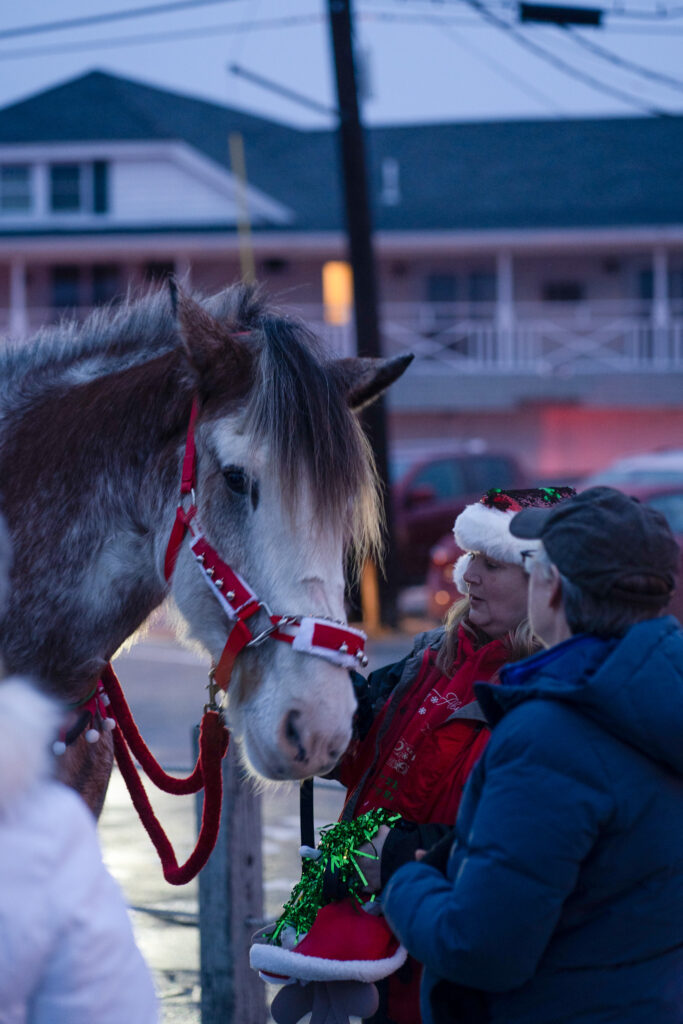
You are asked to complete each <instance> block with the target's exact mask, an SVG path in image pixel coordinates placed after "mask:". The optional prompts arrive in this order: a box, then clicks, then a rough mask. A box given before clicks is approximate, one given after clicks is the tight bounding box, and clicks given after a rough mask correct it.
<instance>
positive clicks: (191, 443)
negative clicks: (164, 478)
mask: <svg viewBox="0 0 683 1024" xmlns="http://www.w3.org/2000/svg"><path fill="white" fill-rule="evenodd" d="M197 413H198V403H197V399H196V398H195V399H194V401H193V402H192V412H191V414H190V423H189V427H188V431H187V442H186V444H185V455H184V457H183V469H182V478H181V483H180V504H179V505H178V508H177V510H176V518H175V522H174V524H173V528H172V530H171V535H170V537H169V541H168V547H167V549H166V558H165V560H164V575H165V577H166V579H167V580H170V578H171V576H172V575H173V570H174V568H175V563H176V560H177V557H178V552H179V550H180V546H181V544H182V543H183V540H184V539H185V534H186V533H189V534H190V535H191V537H192V540H191V541H190V550H191V551H192V553H193V555H194V557H195V560H196V563H197V565H198V566H199V569H200V571H201V574H202V577H203V579H204V581H205V582H206V584H207V586H209V588H210V589H211V592H212V593H213V594H214V596H215V597H216V598H217V599H218V602H219V604H220V606H221V608H222V609H223V611H224V612H225V614H226V616H227V617H228V619H230V621H231V622H232V624H233V625H232V629H231V630H230V633H229V635H228V639H227V642H226V644H225V647H224V648H223V653H222V654H221V656H220V658H219V660H218V664H217V665H216V666H215V668H214V669H213V671H212V678H213V682H214V685H215V686H216V687H218V688H219V689H221V690H226V689H227V687H228V684H229V682H230V674H231V672H232V668H233V665H234V663H235V659H236V657H237V655H238V654H239V653H240V651H242V650H244V648H245V647H256V646H258V645H259V644H262V643H264V641H266V640H269V639H270V640H281V641H283V642H284V643H288V644H291V645H292V647H293V649H294V650H295V651H301V652H302V653H305V654H314V655H316V656H317V657H319V658H325V659H326V660H327V661H331V662H332V663H333V664H335V665H339V666H340V667H341V668H356V667H357V666H358V665H361V666H363V667H364V666H365V665H367V663H368V659H367V657H366V655H365V641H366V636H365V633H363V632H362V631H361V630H359V629H353V627H351V626H346V625H344V624H343V623H338V622H334V621H331V620H330V619H325V618H315V617H312V616H309V615H303V616H302V615H275V614H273V613H272V612H271V610H270V608H269V607H268V605H267V604H266V603H265V601H262V600H261V599H260V598H259V597H258V596H257V595H256V594H255V593H254V591H253V590H252V589H251V587H250V586H249V584H248V583H246V582H245V580H243V579H242V577H241V576H240V575H239V574H238V573H237V572H235V570H234V569H232V568H231V567H230V566H229V565H228V564H227V563H226V562H224V561H223V560H222V558H221V557H220V555H219V554H218V552H217V551H216V550H215V548H213V547H212V546H211V544H209V542H208V541H207V540H206V538H205V537H204V535H203V533H202V531H201V527H200V525H199V520H198V517H197V506H196V504H195V493H194V488H195V483H196V478H197V473H196V466H197V454H196V446H195V439H194V427H195V423H196V420H197ZM188 497H189V506H188V508H187V510H185V508H184V505H183V503H184V501H185V500H186V499H187V498H188ZM260 609H263V611H264V612H265V613H266V615H267V616H268V619H269V621H270V625H269V626H267V627H266V628H265V629H264V630H262V631H261V632H260V633H258V634H257V636H254V634H253V633H252V631H251V629H250V628H249V626H248V625H247V622H246V620H247V619H249V618H251V616H252V615H255V614H256V613H257V612H258V611H259V610H260Z"/></svg>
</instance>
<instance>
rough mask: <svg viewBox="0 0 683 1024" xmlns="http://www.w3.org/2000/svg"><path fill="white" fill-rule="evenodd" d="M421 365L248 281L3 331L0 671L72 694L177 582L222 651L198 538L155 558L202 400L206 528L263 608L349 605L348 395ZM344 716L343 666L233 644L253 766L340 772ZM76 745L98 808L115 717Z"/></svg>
mask: <svg viewBox="0 0 683 1024" xmlns="http://www.w3.org/2000/svg"><path fill="white" fill-rule="evenodd" d="M409 361H410V357H407V358H402V359H398V360H362V359H343V360H334V359H328V358H325V357H324V355H323V354H322V352H321V350H320V348H319V346H318V345H317V343H316V340H315V338H314V337H313V336H312V334H311V333H310V331H309V330H308V329H307V328H306V327H305V326H304V324H302V323H301V322H299V321H298V320H296V319H293V318H291V317H289V316H286V315H284V314H282V313H280V312H278V311H277V310H276V309H274V308H273V307H271V306H270V305H269V304H268V303H267V302H266V301H265V300H264V299H263V297H262V296H261V295H260V294H259V293H258V292H257V291H256V290H254V289H249V288H245V287H243V286H241V285H238V286H233V287H231V288H228V289H226V290H224V291H223V292H221V293H219V294H218V295H216V296H214V297H212V298H210V299H203V300H201V301H195V300H194V299H191V298H190V297H189V296H187V295H185V294H182V293H181V294H180V295H179V297H178V302H177V307H176V308H175V309H174V308H173V305H172V303H171V300H170V297H169V293H168V291H167V290H166V289H162V290H159V291H155V292H153V293H150V294H149V295H148V296H146V297H143V298H142V299H140V300H138V301H137V302H127V303H125V304H123V305H121V306H120V307H118V308H115V309H106V310H102V311H98V312H96V313H95V314H94V315H93V316H92V317H91V318H90V319H89V320H88V321H87V322H86V323H85V324H84V325H83V326H82V327H78V326H77V325H75V324H70V323H66V324H64V325H62V326H60V327H58V328H55V329H54V330H51V331H47V332H44V333H43V334H41V335H39V336H38V337H37V338H35V339H34V340H33V341H32V342H30V343H28V344H24V345H17V346H14V347H12V346H10V345H8V346H7V347H6V348H5V349H4V350H3V352H2V354H0V494H1V498H0V500H1V508H2V511H3V512H4V514H5V516H6V519H7V523H8V526H9V530H10V534H11V537H12V544H13V551H14V562H13V568H12V575H11V587H10V600H9V605H8V609H7V612H6V614H5V616H4V618H3V620H2V623H1V624H0V650H1V651H2V655H3V657H4V660H5V664H6V668H7V670H8V671H9V672H11V673H22V674H30V675H32V676H34V677H36V678H38V679H40V680H41V681H42V682H43V683H44V685H46V686H47V687H49V688H50V689H51V690H52V691H53V692H55V693H57V694H58V695H59V696H60V697H61V698H63V699H64V700H65V701H67V702H70V703H73V704H76V703H77V702H79V701H80V700H82V699H84V698H85V697H86V696H87V695H88V694H89V693H90V692H91V691H92V688H93V686H94V684H95V683H96V681H97V679H98V678H99V676H100V674H101V672H102V670H103V667H104V666H105V664H106V663H107V662H108V661H109V660H110V659H111V657H112V656H113V654H114V653H115V652H116V650H117V649H118V648H119V647H120V646H121V644H122V643H123V642H124V641H125V640H126V639H127V638H128V637H130V636H131V634H132V633H133V632H134V631H135V630H136V629H137V628H138V627H139V626H140V624H141V623H142V622H143V621H144V620H145V619H146V617H147V616H148V615H149V614H150V612H151V611H152V610H153V609H154V608H155V607H156V606H157V605H159V604H160V603H161V602H162V601H163V600H164V598H165V597H166V596H167V595H168V593H169V589H170V592H171V594H172V596H173V598H174V599H175V602H176V604H177V607H178V609H179V611H180V613H181V616H182V618H183V619H184V622H185V628H186V632H187V635H188V637H189V638H191V639H192V640H194V641H195V642H197V643H199V644H200V645H202V646H203V647H204V648H205V649H206V650H207V651H208V652H209V654H210V655H211V657H212V659H213V660H214V662H215V661H218V659H219V658H220V655H221V652H222V650H223V648H224V645H225V643H226V638H227V636H228V634H229V633H230V630H231V628H232V621H231V619H230V618H228V617H227V616H226V614H225V610H224V608H222V607H221V603H220V601H218V600H217V599H216V596H215V594H214V593H212V592H211V590H210V589H209V588H207V587H206V586H205V580H204V579H203V578H202V575H203V574H202V573H201V571H199V568H198V566H197V561H196V559H195V558H194V557H193V555H192V552H191V551H190V550H189V539H188V538H185V539H184V540H183V542H182V544H181V545H180V547H179V549H178V553H177V559H176V564H175V569H174V572H173V574H172V576H171V581H170V584H169V583H168V582H167V580H166V578H165V574H164V558H165V552H166V548H167V543H168V538H169V535H170V533H171V530H172V526H173V522H174V518H175V516H176V507H177V505H178V495H179V484H180V475H181V465H182V462H183V452H184V443H185V438H186V434H187V430H188V424H189V421H190V416H191V410H192V408H193V405H194V406H195V407H196V409H197V419H196V423H195V428H194V436H195V443H196V459H197V470H196V472H197V477H196V484H195V488H196V494H195V495H194V497H195V504H196V507H197V521H201V527H202V532H203V535H204V536H205V537H206V538H207V540H208V541H209V542H210V543H211V545H212V546H213V548H214V549H215V550H216V551H217V552H219V553H220V557H221V558H222V559H224V561H225V562H227V563H229V564H230V566H231V567H232V568H233V569H234V570H235V571H236V572H237V573H238V574H239V575H240V576H241V577H242V578H243V579H244V580H246V581H247V582H248V584H249V585H250V587H251V588H252V589H253V590H254V591H255V592H256V593H257V594H258V595H259V598H260V599H262V600H263V601H264V602H267V605H268V606H269V608H271V609H273V610H274V611H276V612H278V613H282V614H287V615H290V614H292V615H297V616H316V617H329V619H331V620H339V621H341V622H343V621H345V609H344V571H343V570H344V565H345V564H346V562H347V560H348V554H349V551H350V550H352V551H355V554H356V557H357V558H358V557H360V558H363V557H364V556H365V555H366V554H367V552H368V550H369V549H371V548H373V547H375V546H376V545H377V543H378V541H379V535H380V514H379V511H378V499H377V488H376V479H375V473H374V468H373V461H372V457H371V454H370V452H369V450H368V447H367V444H366V442H365V439H364V437H363V434H362V432H361V429H360V427H359V425H358V422H357V419H356V417H355V416H354V415H353V410H354V409H358V408H359V407H361V406H362V405H363V404H365V403H367V402H369V401H372V400H373V398H375V397H376V396H377V395H378V394H379V393H380V392H381V391H382V390H383V389H384V388H385V387H387V386H388V385H389V384H391V383H392V381H393V380H395V379H396V378H397V377H398V376H399V375H400V374H401V373H402V372H403V370H404V369H405V367H406V365H407V363H408V362H409ZM259 614H262V613H259ZM265 625H266V626H267V625H268V622H267V619H266V621H265ZM256 628H259V623H258V622H257V623H256ZM261 628H263V627H262V626H261ZM163 699H164V695H163V680H160V681H159V700H163ZM201 703H202V696H201V695H199V694H198V704H201ZM353 711H354V697H353V693H352V688H351V684H350V682H349V677H348V672H347V671H346V669H345V668H344V667H342V666H340V665H338V664H334V663H332V662H330V661H327V660H325V659H324V658H317V657H308V656H306V654H304V653H301V652H300V651H297V650H296V649H294V647H293V646H292V645H291V644H288V643H263V644H261V645H259V646H255V647H251V648H247V649H245V650H244V651H243V652H242V653H241V654H240V655H239V657H238V659H237V662H236V666H235V672H234V676H233V680H232V682H231V685H230V693H229V700H228V709H227V718H228V724H229V726H230V729H231V730H232V731H233V733H234V735H235V736H236V737H237V738H238V739H240V740H241V742H242V747H243V752H244V755H245V758H246V761H247V762H248V764H249V766H250V767H251V770H252V771H253V772H254V773H256V774H257V775H260V776H262V777H265V778H269V779H285V778H302V777H305V776H309V775H312V774H314V773H323V772H325V771H326V770H328V769H330V768H331V767H332V765H333V764H334V763H335V761H336V760H337V758H338V757H339V756H340V754H341V753H342V752H343V750H344V748H345V746H346V744H347V742H348V739H349V736H350V728H351V717H352V714H353ZM63 760H64V771H65V774H66V775H67V776H68V780H69V781H70V782H71V784H73V785H75V786H76V788H78V789H79V790H80V791H81V792H82V793H83V795H84V796H85V798H86V799H87V800H88V802H89V803H90V804H91V806H92V807H93V808H94V809H95V810H98V809H99V808H100V807H101V803H102V801H103V799H104V793H105V791H106V783H107V779H108V776H109V771H110V768H111V742H110V738H109V736H108V734H107V735H103V737H102V740H101V742H98V743H96V744H92V745H91V744H87V743H85V742H84V741H83V738H81V739H80V740H78V741H77V742H76V743H75V744H74V745H73V747H72V748H69V750H68V752H67V754H66V755H65V756H64V759H63Z"/></svg>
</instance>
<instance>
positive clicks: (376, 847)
mask: <svg viewBox="0 0 683 1024" xmlns="http://www.w3.org/2000/svg"><path fill="white" fill-rule="evenodd" d="M390 832H391V829H390V828H389V826H388V825H380V827H379V829H378V830H377V834H376V835H374V836H373V837H372V839H371V840H370V841H369V842H367V843H364V844H363V845H362V846H359V848H358V853H357V855H356V860H357V861H358V866H359V868H360V869H361V871H362V872H363V874H364V875H365V878H366V880H367V881H366V885H364V886H363V888H362V889H361V892H364V893H373V892H379V891H380V889H381V888H382V850H383V849H384V843H385V842H386V838H387V836H388V835H389V833H390Z"/></svg>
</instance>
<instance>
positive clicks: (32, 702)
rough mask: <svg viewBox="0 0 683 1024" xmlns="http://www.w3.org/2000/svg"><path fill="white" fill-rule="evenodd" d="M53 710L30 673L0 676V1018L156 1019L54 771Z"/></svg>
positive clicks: (116, 908)
mask: <svg viewBox="0 0 683 1024" xmlns="http://www.w3.org/2000/svg"><path fill="white" fill-rule="evenodd" d="M56 716H57V712H56V710H55V708H54V706H53V704H52V702H51V701H48V700H47V699H46V698H45V697H43V696H42V695H40V694H38V693H37V691H35V690H34V689H32V688H31V687H29V686H28V685H26V684H25V683H23V682H21V681H19V680H14V679H8V680H5V681H3V682H2V683H0V1024H154V1022H156V1021H157V1020H158V1010H157V1002H156V996H155V993H154V986H153V982H152V978H151V975H150V973H149V970H148V968H147V966H146V964H145V962H144V960H143V958H142V955H141V954H140V951H139V950H138V948H137V946H136V943H135V939H134V937H133V931H132V927H131V923H130V920H129V917H128V912H127V910H126V905H125V902H124V899H123V896H122V894H121V891H120V889H119V888H118V886H117V884H116V882H115V881H114V879H113V878H112V877H111V875H110V874H109V872H108V870H107V869H106V867H105V866H104V863H103V861H102V854H101V852H100V847H99V842H98V838H97V832H96V827H95V820H94V818H93V817H92V814H91V813H90V811H89V810H88V808H87V807H86V805H85V804H84V803H83V801H82V800H81V798H80V797H79V796H77V795H76V793H74V792H73V791H72V790H70V789H68V788H67V787H66V786H64V785H62V784H61V783H59V782H56V781H54V780H53V779H52V778H51V777H50V760H51V759H50V757H49V742H50V740H51V738H53V736H54V730H55V723H56Z"/></svg>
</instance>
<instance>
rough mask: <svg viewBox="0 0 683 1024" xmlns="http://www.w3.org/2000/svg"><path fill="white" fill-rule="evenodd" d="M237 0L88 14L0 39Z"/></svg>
mask: <svg viewBox="0 0 683 1024" xmlns="http://www.w3.org/2000/svg"><path fill="white" fill-rule="evenodd" d="M234 2H235V0H172V2H171V3H163V4H150V5H148V6H146V7H130V8H128V9H127V10H124V11H110V12H109V13H108V14H88V15H84V16H83V17H81V18H66V19H63V20H62V21H43V22H37V23H36V24H34V25H23V26H21V27H20V28H5V29H2V30H0V39H16V38H17V36H35V35H39V34H42V33H43V32H61V31H63V30H64V29H70V28H87V27H89V26H90V25H101V24H103V23H104V22H107V21H125V20H127V19H129V18H146V17H147V16H148V15H150V14H168V13H169V12H170V11H182V10H186V9H187V8H188V7H207V6H209V5H210V4H225V3H234Z"/></svg>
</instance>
